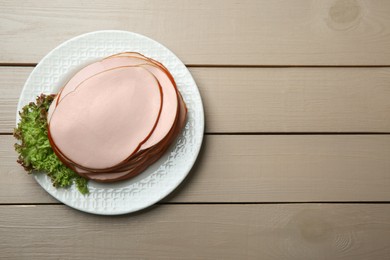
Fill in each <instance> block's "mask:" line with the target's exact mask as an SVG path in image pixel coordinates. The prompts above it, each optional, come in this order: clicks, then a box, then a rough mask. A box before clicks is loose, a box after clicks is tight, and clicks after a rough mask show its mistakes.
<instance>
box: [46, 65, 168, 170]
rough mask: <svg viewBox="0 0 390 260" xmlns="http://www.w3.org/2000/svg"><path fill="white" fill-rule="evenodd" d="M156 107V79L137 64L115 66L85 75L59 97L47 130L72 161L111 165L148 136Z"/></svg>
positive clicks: (156, 116)
mask: <svg viewBox="0 0 390 260" xmlns="http://www.w3.org/2000/svg"><path fill="white" fill-rule="evenodd" d="M63 91H65V89H64V90H63ZM161 108H162V92H161V88H160V86H159V83H158V82H157V80H156V78H155V77H154V76H153V75H152V74H151V73H150V72H148V71H147V70H146V69H144V68H142V67H120V68H116V69H112V70H108V71H104V72H102V73H100V74H97V75H95V76H93V77H91V78H89V79H88V80H85V81H84V82H83V83H81V84H80V86H79V87H78V88H77V90H75V91H73V92H71V93H68V94H67V95H66V97H65V96H64V97H63V99H62V100H61V102H60V105H59V106H58V107H56V109H55V111H54V113H53V114H52V117H51V120H50V123H49V130H50V135H51V138H52V141H53V143H54V144H55V146H56V147H57V148H58V150H60V151H61V152H62V153H63V155H64V156H65V157H66V158H68V159H69V160H70V161H72V162H74V163H75V164H77V165H80V166H82V167H85V168H90V169H105V168H110V167H114V166H116V165H118V164H120V163H121V162H123V161H124V160H126V159H127V158H128V157H129V156H131V155H132V154H134V153H135V152H136V151H137V150H138V149H139V148H140V146H141V145H142V143H143V142H145V141H146V140H147V139H148V138H149V136H150V135H151V133H152V132H153V130H154V128H155V127H156V124H157V122H158V119H159V116H160V112H161Z"/></svg>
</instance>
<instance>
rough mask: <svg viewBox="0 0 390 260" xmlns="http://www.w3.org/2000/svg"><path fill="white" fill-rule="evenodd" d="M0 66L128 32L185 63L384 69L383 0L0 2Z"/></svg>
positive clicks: (387, 38) (386, 31)
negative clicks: (100, 35) (85, 37)
mask: <svg viewBox="0 0 390 260" xmlns="http://www.w3.org/2000/svg"><path fill="white" fill-rule="evenodd" d="M0 8H1V13H0V37H1V39H2V40H1V41H0V49H1V53H0V63H37V62H38V61H39V60H40V59H41V58H42V57H43V56H44V55H45V54H46V53H47V52H49V51H50V50H51V49H53V48H54V47H56V46H57V45H58V44H60V43H61V42H63V41H65V40H67V39H70V38H72V37H74V36H76V35H79V34H82V33H86V32H91V31H95V30H102V29H119V30H127V31H134V32H138V33H141V34H144V35H146V36H149V37H151V38H154V39H155V40H157V41H159V42H161V43H163V44H164V45H166V46H167V47H169V48H170V49H172V50H173V51H174V52H175V53H176V54H178V56H179V57H180V58H181V59H182V60H183V61H184V62H185V63H187V64H208V65H210V64H214V65H215V64H223V65H354V66H355V65H390V50H389V48H388V46H389V45H390V16H389V13H390V2H389V1H387V0H376V1H363V0H332V1H331V0H327V1H318V0H299V1H295V2H294V4H293V5H292V4H291V3H290V1H287V0H277V1H267V0H260V1H259V0H245V1H236V0H212V1H210V0H202V1H191V0H185V1H182V0H167V1H158V0H152V1H131V2H129V1H124V0H114V1H102V0H99V1H96V0H94V1H91V0H90V1H83V4H80V1H77V0H71V1H59V0H56V1H53V0H45V1H39V3H37V2H36V1H32V0H27V1H26V0H23V1H21V0H18V1H10V0H9V1H2V2H1V4H0Z"/></svg>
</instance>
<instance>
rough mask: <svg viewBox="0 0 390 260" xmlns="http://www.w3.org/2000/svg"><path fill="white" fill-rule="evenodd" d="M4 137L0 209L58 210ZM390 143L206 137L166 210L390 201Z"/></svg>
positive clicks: (358, 138)
mask: <svg viewBox="0 0 390 260" xmlns="http://www.w3.org/2000/svg"><path fill="white" fill-rule="evenodd" d="M13 143H14V140H13V138H12V136H0V203H6V204H12V203H52V202H55V200H53V199H52V198H51V197H50V195H48V194H46V193H45V192H44V191H43V190H42V188H41V187H40V186H39V185H38V184H36V183H35V181H34V180H33V177H32V176H28V175H27V174H26V173H25V172H24V171H23V169H22V168H21V167H20V166H18V165H17V164H16V162H15V161H16V153H15V152H13V147H12V144H13ZM389 158H390V135H331V136H323V135H265V136H219V135H216V136H206V137H205V140H204V146H203V149H202V152H201V154H200V156H199V159H198V162H197V164H196V166H195V167H194V169H193V171H192V172H191V173H190V175H189V177H188V178H187V180H186V181H185V182H184V184H183V185H181V186H180V188H179V189H178V190H177V191H176V192H175V193H174V194H172V195H171V196H170V197H168V198H167V199H166V200H165V202H191V203H198V202H306V201H335V202H340V201H341V202H343V201H389V200H390V174H389V173H390V160H389Z"/></svg>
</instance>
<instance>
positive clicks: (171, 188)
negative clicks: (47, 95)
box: [16, 30, 205, 215]
mask: <svg viewBox="0 0 390 260" xmlns="http://www.w3.org/2000/svg"><path fill="white" fill-rule="evenodd" d="M100 33H120V34H132V35H133V36H136V37H138V38H143V39H145V40H147V41H150V42H152V43H153V44H157V45H160V46H161V47H163V48H164V49H165V50H166V51H168V52H169V53H170V55H172V56H173V57H175V58H176V59H177V60H178V61H179V62H180V63H181V64H182V65H183V67H184V69H185V71H186V72H187V73H188V75H189V76H190V77H191V80H192V81H193V82H194V86H195V89H194V90H195V91H196V94H197V95H198V96H199V109H200V110H199V113H200V116H201V121H200V122H197V124H199V126H198V127H197V128H199V129H200V131H199V132H200V134H199V137H198V138H200V139H199V144H198V145H197V146H196V148H195V149H194V156H192V158H191V161H188V163H187V164H186V168H185V169H183V171H185V174H182V175H181V176H180V178H177V179H176V181H175V183H174V184H173V185H170V186H169V188H168V189H166V191H165V192H164V193H161V194H159V196H157V198H156V199H155V200H153V201H152V202H150V203H145V204H142V205H140V206H138V207H133V208H129V209H128V210H126V209H123V210H121V211H119V210H118V211H104V212H102V211H99V212H96V211H94V210H91V209H88V208H81V207H75V205H71V204H70V203H68V202H67V200H65V199H63V198H60V197H57V196H55V194H54V193H53V192H52V191H51V190H48V189H46V188H45V187H44V186H43V184H42V183H41V182H40V181H39V180H38V177H37V174H45V173H34V179H35V180H36V182H38V183H39V185H40V186H41V187H42V189H43V190H45V191H46V192H47V193H48V194H50V195H51V196H52V197H53V198H55V199H56V200H58V201H59V202H62V203H63V204H65V205H67V206H68V207H71V208H73V209H76V210H79V211H82V212H86V213H90V214H95V215H123V214H130V213H134V212H137V211H140V210H143V209H145V208H148V207H151V206H153V205H155V204H156V203H157V202H159V201H161V200H162V199H164V198H165V197H167V196H168V195H169V194H171V193H172V192H173V191H174V190H176V189H177V188H178V187H179V186H180V185H181V184H182V183H183V181H184V180H185V179H186V178H187V176H188V175H189V173H190V172H191V169H192V168H193V166H194V164H195V162H196V161H197V159H198V157H199V153H200V151H201V148H202V146H203V139H204V129H205V120H204V118H205V115H204V106H203V101H202V97H201V95H200V91H199V88H198V86H197V84H196V82H195V80H194V78H193V76H192V74H191V72H190V71H189V70H188V68H187V67H186V66H185V64H184V63H183V62H182V61H181V60H180V59H179V58H178V57H177V56H176V55H175V54H174V53H173V52H172V51H171V50H170V49H169V48H167V47H166V46H165V45H163V44H161V43H159V42H157V41H156V40H154V39H151V38H149V37H147V36H145V35H142V34H139V33H135V32H130V31H125V30H98V31H92V32H88V33H84V34H80V35H77V36H75V37H72V38H70V39H68V40H66V41H64V42H62V43H61V44H59V45H57V46H56V47H55V48H53V49H52V50H51V51H49V52H48V53H47V54H46V55H45V56H44V57H43V58H42V59H41V60H40V61H39V62H38V64H37V65H36V66H35V68H34V69H33V70H32V71H31V73H30V74H29V76H28V77H27V80H26V81H25V83H24V85H23V89H22V91H21V93H20V96H19V100H18V104H17V108H18V109H17V111H16V125H17V124H18V123H19V109H20V108H21V107H22V104H21V103H22V99H21V97H22V96H23V94H24V91H25V89H26V85H27V83H28V82H29V81H30V80H31V78H32V77H33V75H34V73H35V72H36V71H37V70H38V69H39V68H40V67H41V66H43V65H42V63H43V62H45V60H46V59H49V58H50V56H51V55H52V54H53V52H55V51H56V50H58V49H61V48H63V47H64V46H65V45H67V44H68V43H70V42H72V41H77V40H78V39H80V38H83V37H88V36H90V35H95V34H100ZM73 185H74V184H73ZM76 192H79V191H78V190H77V191H76ZM87 196H88V195H87Z"/></svg>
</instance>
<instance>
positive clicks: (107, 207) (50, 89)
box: [16, 30, 204, 215]
mask: <svg viewBox="0 0 390 260" xmlns="http://www.w3.org/2000/svg"><path fill="white" fill-rule="evenodd" d="M125 51H135V52H140V53H142V54H144V55H146V56H148V57H151V58H153V59H155V60H158V61H160V62H162V63H163V64H164V65H165V66H166V67H167V68H168V70H169V71H170V72H171V73H172V75H173V77H174V78H175V81H176V83H177V86H178V88H179V90H180V93H181V94H182V95H183V98H184V100H185V102H186V104H187V107H188V120H187V123H186V126H185V128H184V130H183V132H182V134H181V135H180V136H179V137H178V139H177V142H176V143H175V144H174V145H172V147H171V148H170V150H169V151H167V153H166V154H165V156H163V157H162V158H161V159H160V160H159V161H158V162H156V163H155V164H153V165H152V166H151V167H149V168H148V169H147V170H146V171H144V172H143V173H142V174H140V175H138V176H136V177H135V178H132V179H130V180H126V181H121V182H117V183H111V184H102V183H96V182H93V181H90V182H89V185H88V186H89V190H90V194H89V195H87V196H84V195H82V194H80V193H79V191H78V190H77V189H76V188H75V187H74V186H72V187H71V188H69V189H56V188H54V187H53V185H52V183H51V181H50V179H49V178H48V177H47V176H46V175H45V174H40V173H38V174H35V179H36V180H37V182H38V183H39V184H40V185H41V186H42V188H44V189H45V190H46V191H47V192H48V193H49V194H50V195H52V196H53V197H54V198H56V199H57V200H59V201H61V202H63V203H64V204H66V205H68V206H70V207H73V208H75V209H78V210H81V211H85V212H89V213H94V214H100V215H119V214H125V213H130V212H134V211H138V210H141V209H143V208H146V207H148V206H150V205H153V204H154V203H156V202H158V201H159V200H161V199H162V198H164V197H165V196H167V195H168V194H169V193H170V192H172V191H173V190H174V189H175V188H176V187H177V186H179V184H180V183H181V182H182V181H183V180H184V178H185V177H186V176H187V174H188V173H189V171H190V170H191V168H192V166H193V164H194V162H195V160H196V157H197V156H198V153H199V150H200V147H201V144H202V139H203V130H204V114H203V105H202V100H201V97H200V94H199V91H198V88H197V86H196V84H195V81H194V80H193V78H192V76H191V74H190V72H189V71H188V69H187V68H186V67H185V65H184V64H183V63H182V62H181V61H180V60H179V58H178V57H176V56H175V55H174V54H173V53H172V52H171V51H170V50H168V49H167V48H166V47H164V46H163V45H161V44H160V43H158V42H156V41H154V40H152V39H149V38H147V37H145V36H142V35H139V34H136V33H132V32H126V31H111V30H110V31H97V32H91V33H87V34H83V35H81V36H78V37H75V38H73V39H71V40H69V41H66V42H64V43H62V44H61V45H59V46H58V47H57V48H55V49H54V50H52V51H51V52H50V53H49V54H47V55H46V56H45V57H44V58H43V59H42V60H41V62H39V64H38V65H37V66H36V67H35V69H34V70H33V72H32V73H31V75H30V76H29V78H28V79H27V81H26V84H25V85H24V88H23V91H22V94H21V96H20V99H19V104H18V111H19V110H21V108H22V107H23V106H24V105H26V104H27V103H29V102H30V101H34V100H35V98H36V96H38V95H40V94H41V93H47V94H49V93H57V92H58V90H59V88H60V87H61V86H62V84H64V83H65V82H66V81H67V80H68V79H69V77H71V76H72V75H73V74H74V73H75V72H77V71H78V70H79V69H81V68H82V67H84V66H85V65H87V64H89V63H92V62H94V61H97V60H99V59H101V58H104V57H107V56H109V55H111V54H115V53H119V52H125ZM16 119H17V120H16V121H17V122H19V115H17V117H16Z"/></svg>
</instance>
